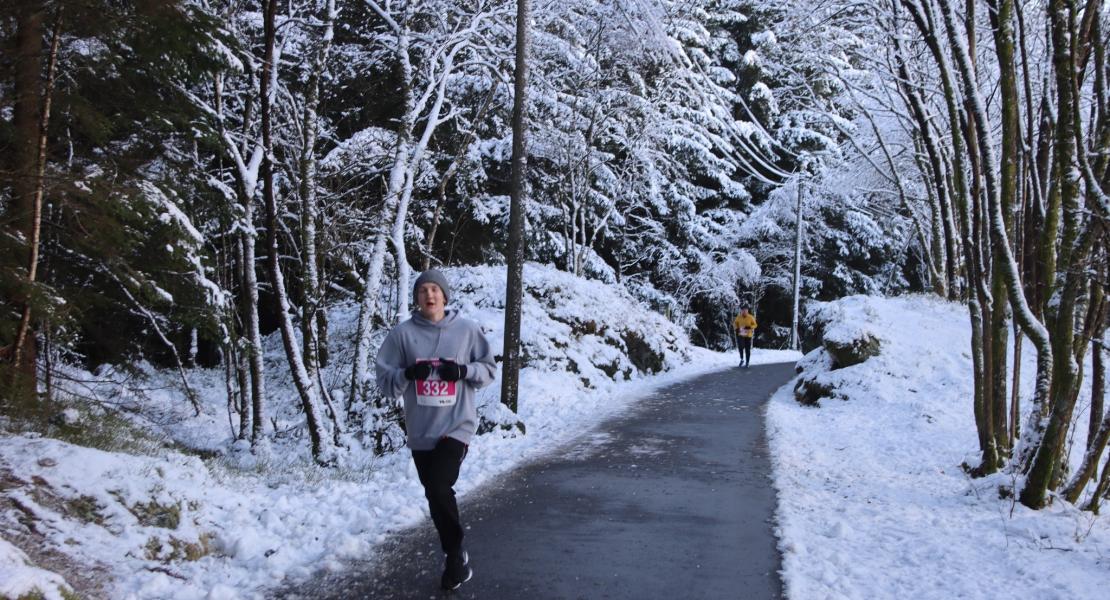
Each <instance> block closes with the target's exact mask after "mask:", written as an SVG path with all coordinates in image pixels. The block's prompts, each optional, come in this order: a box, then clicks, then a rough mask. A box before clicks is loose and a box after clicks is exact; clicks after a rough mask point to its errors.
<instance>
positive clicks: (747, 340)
mask: <svg viewBox="0 0 1110 600" xmlns="http://www.w3.org/2000/svg"><path fill="white" fill-rule="evenodd" d="M757 326H758V324H757V323H756V322H755V315H753V314H752V313H750V312H748V307H747V306H745V307H743V308H741V309H740V314H738V315H736V318H735V319H733V320H732V329H733V331H734V332H735V333H736V347H737V348H739V350H740V366H741V367H746V366H748V365H750V364H751V362H752V341H753V339H754V338H755V328H756V327H757Z"/></svg>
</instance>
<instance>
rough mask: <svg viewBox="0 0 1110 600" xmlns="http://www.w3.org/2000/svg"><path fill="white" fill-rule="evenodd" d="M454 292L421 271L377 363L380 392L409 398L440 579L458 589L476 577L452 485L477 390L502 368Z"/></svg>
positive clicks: (434, 274) (411, 440) (470, 429)
mask: <svg viewBox="0 0 1110 600" xmlns="http://www.w3.org/2000/svg"><path fill="white" fill-rule="evenodd" d="M450 294H451V288H450V286H449V285H448V284H447V279H446V278H445V277H444V276H443V274H442V273H440V272H439V271H437V270H435V269H429V270H427V271H425V272H424V273H422V274H421V275H420V277H418V278H417V279H416V284H415V285H413V296H414V299H415V301H416V310H414V311H413V315H412V318H411V319H409V320H407V321H404V322H402V323H401V324H399V325H397V326H396V327H394V328H393V330H392V331H390V332H389V335H388V336H386V338H385V341H384V342H383V343H382V347H381V349H380V350H378V359H377V365H376V367H377V379H378V387H379V388H381V390H382V392H383V393H384V394H385V395H386V396H387V397H390V398H396V397H397V396H401V395H403V396H404V401H405V432H406V435H407V437H408V444H409V448H410V449H411V450H412V459H413V462H415V463H416V472H417V474H418V475H419V476H420V483H421V484H422V485H423V486H424V496H425V497H426V498H427V499H428V508H429V509H430V511H431V513H432V521H433V522H434V523H435V526H436V530H437V531H438V532H439V541H440V544H441V546H442V547H443V552H444V553H445V554H446V555H447V558H446V561H445V566H444V569H443V577H442V579H441V580H440V582H441V584H442V585H443V587H444V588H445V589H449V590H453V589H455V588H458V587H459V586H460V585H462V584H463V583H464V582H466V581H468V580H469V579H470V578H471V576H472V575H473V571H472V570H471V568H470V566H469V565H468V564H467V563H468V562H469V556H467V553H466V550H464V549H463V545H462V541H463V528H462V524H461V523H460V521H459V507H458V504H457V503H456V501H455V490H454V485H455V482H456V481H457V480H458V478H459V468H460V467H461V466H462V461H463V459H464V458H465V457H466V451H467V447H468V444H469V443H470V438H471V436H473V435H474V432H475V430H477V428H478V411H477V409H476V407H475V405H474V392H475V390H477V389H478V388H480V387H482V386H484V385H486V384H488V383H490V382H491V381H493V376H494V373H495V370H496V368H497V366H496V364H495V363H494V360H493V351H492V350H491V349H490V346H489V342H487V341H486V338H485V336H483V335H482V330H481V328H480V327H479V326H478V324H477V323H475V322H474V321H470V320H468V319H464V318H462V317H460V316H459V315H458V312H456V311H453V310H452V311H448V310H447V301H448V300H449V298H450Z"/></svg>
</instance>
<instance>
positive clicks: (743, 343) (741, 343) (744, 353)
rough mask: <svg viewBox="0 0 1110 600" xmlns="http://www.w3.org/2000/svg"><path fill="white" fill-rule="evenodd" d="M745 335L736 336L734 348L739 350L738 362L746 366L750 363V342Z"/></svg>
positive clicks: (750, 339)
mask: <svg viewBox="0 0 1110 600" xmlns="http://www.w3.org/2000/svg"><path fill="white" fill-rule="evenodd" d="M753 339H754V338H750V337H748V336H746V335H737V336H736V347H737V348H739V349H740V362H742V363H744V364H748V363H750V362H752V340H753Z"/></svg>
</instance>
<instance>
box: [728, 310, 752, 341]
mask: <svg viewBox="0 0 1110 600" xmlns="http://www.w3.org/2000/svg"><path fill="white" fill-rule="evenodd" d="M756 326H757V324H756V322H755V315H753V314H751V313H748V314H747V315H745V314H743V313H740V314H738V315H736V318H735V319H733V320H732V328H733V329H735V330H736V333H737V334H738V335H742V336H744V337H753V336H755V328H756Z"/></svg>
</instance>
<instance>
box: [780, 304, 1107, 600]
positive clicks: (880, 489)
mask: <svg viewBox="0 0 1110 600" xmlns="http://www.w3.org/2000/svg"><path fill="white" fill-rule="evenodd" d="M821 310H822V311H824V312H831V313H835V318H834V319H833V320H832V324H833V327H832V328H830V331H827V332H826V334H827V335H834V336H835V335H841V334H845V335H849V337H851V335H855V334H861V333H868V334H871V335H873V336H875V337H877V338H878V339H879V341H880V343H881V349H880V354H879V355H878V356H875V357H873V358H870V359H868V360H866V361H864V362H863V363H860V364H858V365H855V366H851V367H846V368H843V369H837V370H835V371H830V370H829V364H830V363H829V361H828V360H827V358H826V357H825V355H824V353H825V351H824V350H823V349H820V348H819V349H817V350H815V351H813V352H812V353H810V354H808V355H806V357H805V359H803V360H802V361H801V362H800V365H802V366H803V367H805V369H806V374H804V375H802V376H800V377H809V376H813V377H815V378H816V379H817V380H819V382H820V383H821V384H823V385H825V386H828V387H830V388H831V389H832V390H833V392H832V397H831V398H825V399H822V400H821V401H820V406H819V407H817V408H814V407H808V406H803V405H801V404H799V403H798V402H797V401H796V400H795V396H794V392H793V385H788V386H785V387H783V388H782V389H781V390H780V391H779V392H778V393H777V394H776V395H775V396H774V397H773V398H772V400H771V403H770V405H769V406H768V414H767V419H768V429H769V435H770V439H771V448H772V455H773V461H774V472H775V473H774V477H775V485H776V488H777V491H778V495H779V509H778V532H779V536H780V548H781V550H782V552H783V573H784V577H783V579H784V581H785V583H786V590H787V593H788V594H789V596H790V597H791V598H797V599H806V600H811V599H813V600H816V599H824V598H830V599H832V598H835V599H845V598H860V599H865V598H907V597H909V598H919V599H937V600H941V599H944V600H948V599H950V598H982V599H984V600H987V599H994V598H999V597H1002V596H1004V595H1007V594H1016V595H1019V596H1022V597H1027V598H1100V597H1105V593H1106V583H1107V582H1108V581H1110V579H1108V577H1107V573H1110V571H1108V568H1110V558H1108V557H1110V523H1107V521H1106V520H1105V519H1100V518H1098V517H1096V516H1094V515H1092V514H1090V513H1088V512H1082V511H1079V510H1077V509H1075V508H1074V507H1073V506H1072V505H1069V504H1066V503H1064V502H1056V503H1055V505H1054V506H1051V507H1049V508H1047V509H1045V510H1042V511H1032V510H1029V509H1027V508H1026V507H1024V506H1022V505H1021V504H1020V503H1018V502H1016V500H1015V499H1014V497H1013V493H1012V490H1013V489H1014V487H1015V486H1014V481H1013V479H1012V476H1011V475H1009V474H997V475H994V476H991V477H986V478H982V479H972V478H970V477H969V476H968V475H967V474H966V473H965V471H964V470H963V469H962V468H961V464H962V463H964V462H967V463H969V464H972V465H974V464H977V461H978V456H979V446H978V438H977V436H976V431H975V420H974V418H973V414H972V411H973V407H972V402H971V398H972V389H971V385H972V375H971V373H972V370H971V358H970V357H969V355H968V353H967V348H968V347H969V339H970V335H971V332H970V325H969V323H968V316H967V309H966V307H964V306H962V305H958V304H953V303H947V302H942V301H940V300H937V299H934V298H932V297H924V296H908V297H902V298H893V299H879V298H872V297H863V296H854V297H849V298H845V299H842V300H839V301H837V302H834V303H831V304H829V305H826V306H824V307H822V308H821ZM826 316H827V315H826ZM832 329H836V331H832ZM849 330H851V331H849ZM1029 354H1031V353H1026V356H1027V357H1028V358H1029V359H1030V360H1032V357H1029V356H1028V355H1029ZM1089 369H1090V366H1089V365H1088V372H1089ZM1033 372H1034V368H1033V365H1032V362H1030V363H1029V364H1025V365H1023V368H1022V373H1023V374H1028V377H1027V381H1026V382H1025V383H1024V384H1023V388H1022V389H1023V391H1025V392H1029V391H1031V389H1032V381H1031V375H1032V373H1033ZM1084 394H1085V395H1086V397H1088V398H1089V397H1090V392H1089V390H1087V391H1085V392H1084ZM1024 396H1025V398H1024V399H1023V406H1026V407H1028V406H1029V405H1030V404H1031V403H1030V402H1029V400H1028V396H1029V394H1028V393H1026V394H1024ZM1080 408H1084V407H1082V406H1081V407H1080ZM1074 418H1075V419H1076V420H1077V421H1078V422H1079V423H1080V424H1081V425H1080V426H1078V427H1072V431H1074V432H1075V436H1074V438H1072V439H1070V440H1069V443H1070V444H1071V450H1072V451H1071V455H1070V456H1071V460H1072V462H1073V467H1074V466H1076V465H1075V464H1074V463H1076V462H1077V461H1079V460H1081V459H1082V458H1083V457H1082V451H1083V448H1084V445H1085V437H1086V433H1085V432H1086V426H1085V423H1086V419H1087V411H1086V410H1085V409H1084V410H1080V409H1077V411H1076V414H1075V415H1074Z"/></svg>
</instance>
